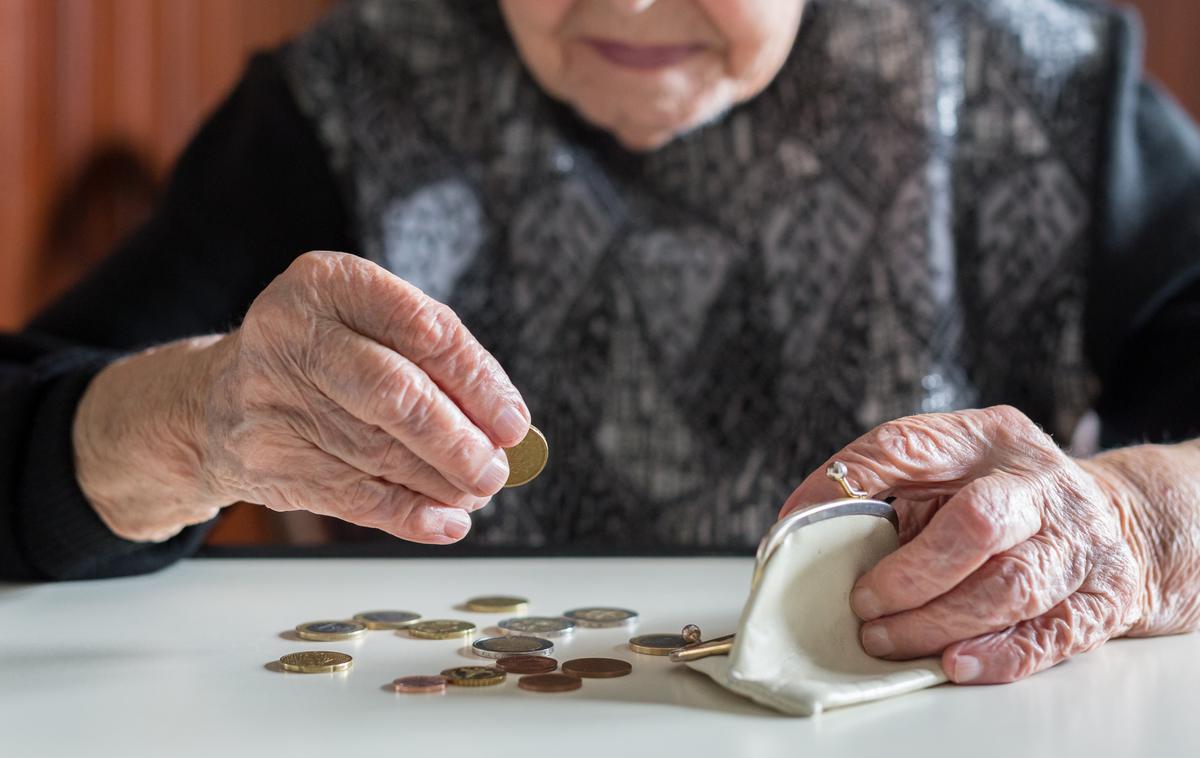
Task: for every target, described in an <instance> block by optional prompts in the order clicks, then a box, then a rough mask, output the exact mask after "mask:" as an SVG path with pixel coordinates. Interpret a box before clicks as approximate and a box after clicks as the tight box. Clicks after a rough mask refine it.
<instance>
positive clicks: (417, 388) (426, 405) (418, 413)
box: [374, 370, 437, 432]
mask: <svg viewBox="0 0 1200 758" xmlns="http://www.w3.org/2000/svg"><path fill="white" fill-rule="evenodd" d="M374 395H375V403H376V407H375V412H376V414H377V416H378V418H380V419H382V420H383V421H384V423H387V424H397V425H400V426H403V427H405V428H406V429H408V430H410V431H412V432H420V431H422V430H424V429H426V428H427V427H428V426H429V424H430V423H431V420H432V417H433V414H434V408H435V406H436V405H437V388H436V387H434V386H433V383H432V382H429V381H425V380H422V379H421V377H420V376H419V375H418V373H417V372H416V371H404V370H397V371H393V372H389V373H388V374H387V375H386V376H384V377H383V378H382V379H381V380H380V383H379V387H378V388H377V390H376V392H375V393H374Z"/></svg>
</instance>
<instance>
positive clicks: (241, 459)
mask: <svg viewBox="0 0 1200 758" xmlns="http://www.w3.org/2000/svg"><path fill="white" fill-rule="evenodd" d="M218 354H219V356H220V357H219V358H218V360H217V369H216V371H215V372H214V376H215V378H214V380H213V381H212V384H211V388H210V390H209V392H208V393H207V395H206V397H205V399H204V401H203V403H202V406H203V421H202V427H203V428H204V429H205V430H206V434H205V442H204V443H203V450H202V453H201V458H202V459H203V460H204V462H205V469H206V472H207V474H208V476H209V479H210V482H211V486H212V488H213V489H214V490H216V491H218V492H220V493H221V494H222V496H223V498H225V499H228V500H230V501H236V500H246V501H250V502H256V503H262V504H265V505H267V506H268V507H270V508H272V509H275V510H280V511H286V510H295V509H304V510H308V511H312V512H314V513H319V514H325V515H331V516H336V517H338V518H340V519H344V520H346V521H350V522H352V523H355V524H360V525H363V526H369V527H376V528H378V529H382V530H384V531H387V532H389V533H391V534H394V535H396V536H398V537H402V538H404V539H408V540H412V541H417V542H432V543H446V542H453V541H455V540H457V539H460V538H461V537H462V536H463V535H465V534H466V532H467V531H468V529H469V528H470V523H471V522H470V518H469V516H468V515H467V513H468V512H470V511H473V510H475V509H477V508H480V507H482V506H483V505H485V504H486V503H487V502H488V499H489V498H490V497H491V496H492V495H493V494H495V493H496V492H497V491H498V490H499V489H500V488H501V487H502V486H503V484H504V482H505V481H506V479H507V478H508V463H507V459H506V458H505V455H504V452H503V450H502V449H501V447H511V446H512V445H515V444H516V443H517V442H519V441H521V439H523V438H524V436H525V434H526V432H527V431H528V428H529V411H528V409H527V408H526V407H525V404H524V402H523V401H522V399H521V397H520V394H519V393H518V392H517V390H516V388H515V387H513V385H512V383H511V382H510V381H509V379H508V377H507V376H506V375H505V373H504V371H503V370H502V369H501V368H500V365H499V364H498V363H497V362H496V360H495V359H494V358H493V357H492V356H491V355H490V354H489V353H488V352H487V351H486V350H484V348H483V347H481V346H480V344H479V343H478V342H476V340H475V339H474V338H473V337H472V336H471V334H470V333H469V332H468V331H467V329H466V327H464V326H463V324H462V322H461V321H459V319H458V317H457V316H455V314H454V313H453V312H452V311H451V310H450V309H449V308H448V307H446V306H445V305H442V304H440V303H438V302H435V301H434V300H432V299H430V298H429V297H427V296H426V295H425V294H423V293H422V292H421V291H420V290H418V289H417V288H415V287H413V286H411V285H409V284H407V283H405V282H404V281H402V280H401V279H398V278H397V277H395V276H393V275H391V274H390V273H388V272H387V271H385V270H384V269H382V268H380V267H379V266H376V265H375V264H373V263H370V262H368V261H366V260H363V259H361V258H358V257H355V256H352V255H346V254H342V253H308V254H306V255H303V256H301V257H300V258H298V259H297V260H296V261H295V262H294V263H293V264H292V266H291V267H290V268H288V270H287V271H286V272H284V273H283V274H282V275H280V276H279V277H278V278H277V279H276V280H275V281H274V282H272V283H271V284H270V285H269V286H268V287H267V288H266V289H265V290H264V291H263V292H262V294H260V295H259V297H258V298H257V299H256V300H255V301H254V303H253V305H252V306H251V307H250V310H249V311H248V313H247V315H246V318H245V320H244V322H243V323H242V326H241V328H240V329H238V330H237V331H235V332H233V333H231V334H230V335H228V336H227V337H226V338H224V339H223V340H222V344H221V345H220V350H219V353H218Z"/></svg>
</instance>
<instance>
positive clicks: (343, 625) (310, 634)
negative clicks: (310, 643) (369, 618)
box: [296, 621, 367, 642]
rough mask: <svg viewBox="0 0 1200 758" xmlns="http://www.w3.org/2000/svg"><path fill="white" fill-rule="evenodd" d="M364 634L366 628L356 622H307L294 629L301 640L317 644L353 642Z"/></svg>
mask: <svg viewBox="0 0 1200 758" xmlns="http://www.w3.org/2000/svg"><path fill="white" fill-rule="evenodd" d="M366 633H367V627H366V626H365V625H363V624H360V623H358V622H357V621H309V622H307V623H304V624H300V625H299V626H297V627H296V634H298V635H299V636H300V637H301V638H302V639H306V640H315V641H317V642H337V641H341V640H353V639H358V638H359V637H361V636H363V635H364V634H366Z"/></svg>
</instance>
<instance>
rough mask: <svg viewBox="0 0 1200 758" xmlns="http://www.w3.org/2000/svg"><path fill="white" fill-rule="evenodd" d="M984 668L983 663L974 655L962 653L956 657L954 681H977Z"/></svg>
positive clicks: (961, 682) (964, 682)
mask: <svg viewBox="0 0 1200 758" xmlns="http://www.w3.org/2000/svg"><path fill="white" fill-rule="evenodd" d="M982 670H983V665H982V664H980V662H979V659H978V658H976V657H975V656H973V655H960V656H958V657H957V658H955V659H954V681H956V682H958V683H959V684H966V683H967V682H973V681H975V680H976V679H978V678H979V672H980V671H982Z"/></svg>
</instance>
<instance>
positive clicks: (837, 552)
mask: <svg viewBox="0 0 1200 758" xmlns="http://www.w3.org/2000/svg"><path fill="white" fill-rule="evenodd" d="M896 523H897V522H896V514H895V512H894V511H893V510H892V508H891V506H889V505H888V504H886V503H883V502H881V501H878V500H866V499H846V500H837V501H834V502H831V503H824V504H821V505H818V506H814V507H812V508H808V509H805V510H804V511H802V512H798V513H794V514H792V515H790V516H789V517H788V518H786V519H784V520H783V521H780V522H779V523H778V524H776V525H775V527H774V528H772V530H771V532H769V533H768V534H767V536H766V538H764V539H763V542H762V544H761V545H760V547H759V553H758V560H757V562H756V565H755V577H754V581H753V586H752V588H751V591H750V598H749V600H747V602H746V606H745V608H744V609H743V611H742V615H741V620H740V621H739V623H738V631H737V634H736V636H735V637H734V640H733V646H732V648H731V649H730V650H729V655H728V656H709V657H703V658H699V659H697V660H691V661H689V662H688V665H689V666H691V667H692V668H694V669H696V670H697V671H701V672H703V673H705V674H707V675H708V676H709V677H711V678H712V679H713V681H715V682H717V683H718V684H720V685H721V686H723V687H726V688H728V689H730V690H732V691H733V692H736V693H738V694H739V695H743V696H745V697H748V698H750V699H752V700H755V701H757V702H759V703H762V704H764V705H768V706H770V707H772V708H774V709H776V710H779V711H782V712H784V713H789V714H795V715H803V716H809V715H813V714H816V713H820V712H821V711H823V710H826V709H829V708H839V707H841V706H845V705H853V704H855V703H865V702H868V701H871V700H879V699H881V698H886V697H893V696H895V695H901V694H904V693H906V692H912V691H913V690H918V689H922V688H924V687H930V686H933V685H935V684H939V683H941V682H944V681H946V675H945V673H944V672H943V671H942V667H941V665H940V663H939V660H938V659H937V658H922V659H919V660H913V661H903V662H893V661H884V660H880V659H878V658H873V657H871V656H869V655H867V654H866V653H865V652H864V651H863V649H862V645H861V644H860V643H859V627H860V626H861V622H860V621H859V619H858V618H857V617H856V616H855V615H854V612H853V611H852V610H851V609H850V599H849V598H850V590H851V589H852V588H853V587H854V582H855V581H856V580H857V579H858V577H860V576H862V574H864V573H865V572H866V571H867V570H868V569H870V568H871V567H872V566H874V565H875V564H876V563H877V562H878V561H879V559H880V558H882V557H883V556H885V555H887V554H888V553H890V552H892V551H893V550H895V549H896V548H897V547H899V538H898V536H897V531H896Z"/></svg>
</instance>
